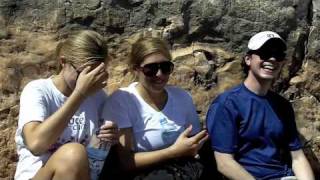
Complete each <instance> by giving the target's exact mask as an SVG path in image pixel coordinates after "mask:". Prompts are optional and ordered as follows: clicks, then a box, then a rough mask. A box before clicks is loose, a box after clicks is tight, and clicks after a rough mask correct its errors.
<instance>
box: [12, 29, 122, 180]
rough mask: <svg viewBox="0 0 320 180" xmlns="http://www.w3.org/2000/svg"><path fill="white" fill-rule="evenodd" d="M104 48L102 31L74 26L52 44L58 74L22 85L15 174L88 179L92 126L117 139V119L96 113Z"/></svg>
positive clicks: (37, 179) (104, 137) (45, 179)
mask: <svg viewBox="0 0 320 180" xmlns="http://www.w3.org/2000/svg"><path fill="white" fill-rule="evenodd" d="M107 54H108V52H107V47H106V45H105V42H104V40H103V38H102V36H101V35H99V34H98V33H96V32H94V31H90V30H83V31H79V32H77V33H74V34H72V35H70V36H69V37H68V38H67V39H66V40H65V41H63V42H61V43H59V45H58V46H57V49H56V60H57V61H58V62H57V63H58V74H57V75H54V76H52V77H50V78H47V79H38V80H34V81H32V82H30V83H28V84H27V85H26V86H25V88H24V89H23V92H22V94H21V98H20V114H19V122H18V128H17V132H16V143H17V151H18V155H19V161H18V163H17V170H16V174H15V179H17V180H25V179H33V180H51V179H52V180H89V179H90V178H89V171H90V168H89V161H88V156H87V152H86V147H85V146H86V145H87V144H88V143H89V141H90V138H91V137H92V135H93V133H95V132H94V129H99V130H100V131H99V132H100V133H99V134H98V135H97V137H98V138H99V139H100V140H101V141H105V142H108V143H117V141H118V131H117V126H116V124H115V123H110V122H109V123H105V124H103V120H104V119H102V116H101V115H102V113H101V110H102V108H103V105H104V102H105V99H106V93H105V92H104V91H103V90H102V88H103V87H105V85H106V80H107V78H108V73H107V72H106V65H107V60H108V59H107ZM99 121H102V125H101V126H99V124H100V123H101V122H99Z"/></svg>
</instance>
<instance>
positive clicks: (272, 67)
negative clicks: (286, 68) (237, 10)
mask: <svg viewBox="0 0 320 180" xmlns="http://www.w3.org/2000/svg"><path fill="white" fill-rule="evenodd" d="M262 68H263V69H264V70H266V71H268V72H273V71H275V70H277V66H275V65H274V64H272V63H269V62H265V63H263V64H262Z"/></svg>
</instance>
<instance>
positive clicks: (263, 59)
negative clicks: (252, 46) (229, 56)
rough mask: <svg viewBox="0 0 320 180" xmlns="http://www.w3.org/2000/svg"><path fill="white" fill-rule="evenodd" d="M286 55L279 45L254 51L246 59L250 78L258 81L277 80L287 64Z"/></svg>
mask: <svg viewBox="0 0 320 180" xmlns="http://www.w3.org/2000/svg"><path fill="white" fill-rule="evenodd" d="M284 60H285V53H284V51H283V50H282V49H281V48H279V47H278V46H277V45H272V44H270V45H268V46H265V47H262V48H261V49H259V50H257V51H252V52H251V53H250V54H248V55H247V56H246V57H245V63H246V65H247V66H248V67H249V74H248V78H255V79H258V80H270V81H272V80H274V79H276V78H277V77H278V76H279V74H280V72H281V69H282V67H283V65H284V63H285V61H284Z"/></svg>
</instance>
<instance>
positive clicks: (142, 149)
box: [104, 38, 208, 179]
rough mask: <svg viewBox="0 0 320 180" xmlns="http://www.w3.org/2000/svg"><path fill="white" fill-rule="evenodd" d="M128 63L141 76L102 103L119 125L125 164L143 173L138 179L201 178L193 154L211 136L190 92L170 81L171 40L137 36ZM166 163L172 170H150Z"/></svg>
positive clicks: (122, 158) (109, 116)
mask: <svg viewBox="0 0 320 180" xmlns="http://www.w3.org/2000/svg"><path fill="white" fill-rule="evenodd" d="M129 67H130V69H131V70H132V72H133V73H134V74H135V75H136V79H137V81H136V82H133V83H131V84H130V85H129V86H128V87H125V88H120V89H119V90H117V91H116V92H114V93H113V94H112V95H111V96H110V97H109V98H108V100H107V102H106V105H105V108H104V113H106V116H107V117H108V118H109V119H114V120H115V121H116V122H117V124H118V125H119V128H120V147H118V153H119V157H120V161H121V166H122V167H123V168H124V169H125V171H126V172H131V173H134V174H135V173H137V174H139V173H141V172H142V174H139V175H138V176H136V177H135V178H136V179H145V178H151V179H153V178H162V179H175V178H176V177H175V176H179V173H180V175H181V177H182V178H183V177H188V178H189V179H198V178H199V176H200V174H201V171H202V170H201V165H199V164H198V163H197V162H196V161H194V160H195V159H194V156H196V155H197V153H198V150H199V149H200V148H201V146H202V144H203V143H204V142H205V141H206V140H207V138H208V135H207V132H206V131H205V130H202V131H201V129H200V121H199V118H198V115H197V112H196V109H195V106H194V104H193V101H192V98H191V96H190V94H189V93H187V92H186V91H184V90H182V89H181V88H178V87H176V86H170V85H167V82H168V80H169V77H170V74H171V73H172V71H173V69H174V65H173V63H172V62H171V54H170V52H169V49H168V47H167V45H166V44H165V42H164V41H163V40H161V39H158V38H142V39H139V40H138V41H137V42H135V43H134V44H133V45H132V50H131V56H130V60H129ZM182 159H184V160H185V159H189V160H190V161H189V160H186V161H184V160H182ZM180 160H181V162H183V163H184V164H183V165H181V164H180V165H179V162H180ZM163 164H167V166H166V167H165V168H164V169H166V170H168V169H170V170H173V171H171V172H169V171H170V170H169V171H167V172H166V173H165V174H161V173H160V174H159V173H157V172H160V171H149V170H150V169H153V168H156V167H159V166H158V165H163ZM158 170H161V168H160V169H158ZM162 172H163V171H162ZM170 173H171V174H170Z"/></svg>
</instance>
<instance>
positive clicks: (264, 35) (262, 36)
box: [248, 31, 287, 50]
mask: <svg viewBox="0 0 320 180" xmlns="http://www.w3.org/2000/svg"><path fill="white" fill-rule="evenodd" d="M270 39H274V40H279V42H280V44H281V45H282V46H283V48H284V50H286V49H287V45H286V42H285V41H284V40H283V39H282V38H281V37H280V35H279V34H277V33H275V32H272V31H262V32H259V33H257V34H255V35H254V36H252V37H251V38H250V40H249V43H248V49H249V50H258V49H260V48H261V47H262V46H263V45H264V44H265V43H266V42H267V41H269V40H270Z"/></svg>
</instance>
